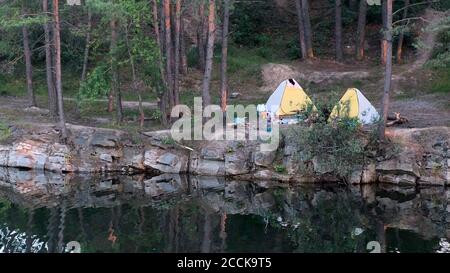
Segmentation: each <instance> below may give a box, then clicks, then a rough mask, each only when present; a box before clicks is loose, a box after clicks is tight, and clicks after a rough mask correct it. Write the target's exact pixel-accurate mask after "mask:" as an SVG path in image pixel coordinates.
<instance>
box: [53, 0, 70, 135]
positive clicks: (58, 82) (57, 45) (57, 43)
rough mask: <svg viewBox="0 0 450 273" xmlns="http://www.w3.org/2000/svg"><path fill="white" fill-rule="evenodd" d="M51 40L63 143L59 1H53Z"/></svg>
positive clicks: (64, 121)
mask: <svg viewBox="0 0 450 273" xmlns="http://www.w3.org/2000/svg"><path fill="white" fill-rule="evenodd" d="M53 21H54V23H53V27H54V30H53V39H54V42H53V43H54V46H55V58H54V60H55V86H56V96H57V98H58V116H59V126H60V130H61V138H62V140H63V141H66V140H67V129H66V119H65V117H64V102H63V94H62V80H61V37H60V31H61V25H60V19H59V0H53Z"/></svg>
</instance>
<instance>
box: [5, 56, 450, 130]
mask: <svg viewBox="0 0 450 273" xmlns="http://www.w3.org/2000/svg"><path fill="white" fill-rule="evenodd" d="M300 65H301V64H300V63H296V64H292V67H294V69H298V70H300V71H302V73H303V76H305V75H306V76H307V75H309V73H308V72H309V71H314V73H315V77H316V78H317V75H319V78H320V73H322V74H323V75H325V76H326V75H327V74H328V73H329V72H330V71H335V72H334V73H340V72H343V73H347V72H353V73H354V75H357V74H358V72H361V71H365V72H367V73H368V74H369V75H370V76H369V77H368V78H367V79H364V78H363V79H360V78H357V79H356V80H355V79H353V78H352V77H350V78H342V79H340V78H339V77H338V78H337V79H334V80H333V79H332V80H327V81H325V82H323V83H319V84H303V82H302V81H300V80H298V81H299V82H300V84H301V85H302V86H303V87H304V88H305V85H306V86H307V88H305V89H306V91H307V93H308V94H309V95H310V96H312V97H313V98H315V99H316V100H317V99H322V100H326V98H327V96H328V95H329V92H328V91H327V90H330V89H333V88H335V87H336V86H339V87H338V89H339V90H340V89H342V90H340V91H339V93H342V94H343V93H344V92H345V88H350V87H357V88H359V89H360V90H361V91H363V93H364V94H365V95H366V97H367V98H368V99H369V101H371V102H372V104H373V105H374V106H375V107H376V108H377V109H378V110H380V109H381V97H382V90H383V73H382V67H381V66H375V67H370V66H368V65H367V64H361V65H355V64H351V65H350V64H344V65H343V64H336V63H334V62H330V61H314V62H309V63H307V64H304V65H303V66H300ZM407 69H408V65H403V66H396V67H395V69H394V75H393V79H394V80H393V88H392V95H391V103H390V109H389V111H390V114H392V113H393V112H400V113H401V115H402V116H405V117H406V118H408V119H409V123H407V124H404V125H402V126H403V127H416V128H422V127H430V126H450V99H449V98H448V95H447V94H445V93H430V92H428V91H427V90H424V89H423V88H422V87H421V86H422V84H421V83H422V82H423V81H427V79H428V76H429V75H428V74H427V73H426V72H425V71H422V72H419V73H418V71H415V72H413V73H412V74H411V73H410V72H409V71H408V73H405V72H404V71H406V70H407ZM352 75H353V74H352ZM399 75H400V76H399ZM280 77H282V76H280ZM199 78H200V77H199ZM199 80H201V79H195V80H193V79H192V78H191V79H189V81H193V82H189V83H186V84H187V85H197V84H198V83H197V81H199ZM280 81H281V80H280ZM186 84H185V86H186ZM344 87H345V88H344ZM189 89H191V88H189ZM260 89H261V86H259V87H255V89H254V90H259V91H257V92H248V93H244V92H242V94H241V96H240V97H238V98H237V99H233V100H229V103H230V104H236V103H242V104H246V103H255V102H257V103H264V102H265V101H266V100H267V98H268V97H269V96H270V91H269V92H267V91H264V92H261V91H260ZM191 90H192V89H191ZM213 90H214V84H213ZM318 90H319V91H318ZM342 94H341V95H342ZM184 96H188V97H189V96H194V94H192V93H190V94H189V93H188V92H186V93H185V94H184ZM104 104H105V106H104V109H106V102H104ZM24 105H26V99H25V98H23V97H11V96H7V97H5V96H3V97H2V96H0V121H3V122H4V123H6V124H27V123H33V124H36V123H51V122H53V121H52V119H51V118H50V116H49V115H48V113H47V111H46V109H29V108H25V107H24ZM40 105H42V103H41V104H40ZM66 105H67V104H66ZM130 105H131V106H132V105H133V103H130ZM392 115H393V114H392ZM111 116H112V114H108V113H106V111H105V115H102V116H100V117H98V118H97V117H80V115H79V114H78V113H76V112H75V111H74V109H73V108H72V107H69V109H68V110H67V113H66V119H67V122H69V123H72V124H77V125H86V126H99V127H109V126H110V124H111V122H112V118H111ZM125 123H130V124H131V123H133V124H135V123H137V121H135V120H133V118H130V117H128V119H127V120H126V121H125ZM146 129H149V128H146Z"/></svg>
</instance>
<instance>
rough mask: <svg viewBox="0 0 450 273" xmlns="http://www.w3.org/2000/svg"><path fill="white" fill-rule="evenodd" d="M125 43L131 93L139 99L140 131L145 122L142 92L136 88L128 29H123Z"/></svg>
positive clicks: (136, 81)
mask: <svg viewBox="0 0 450 273" xmlns="http://www.w3.org/2000/svg"><path fill="white" fill-rule="evenodd" d="M125 32H126V33H125V41H126V43H127V51H128V58H129V59H130V66H131V76H132V80H133V83H132V86H133V92H134V93H136V94H137V95H138V99H139V127H140V128H141V129H142V128H143V127H144V120H145V114H144V109H143V107H142V92H141V89H140V88H138V79H137V76H136V66H135V64H134V56H133V54H132V53H131V45H130V39H129V37H128V35H129V32H128V27H127V26H126V27H125Z"/></svg>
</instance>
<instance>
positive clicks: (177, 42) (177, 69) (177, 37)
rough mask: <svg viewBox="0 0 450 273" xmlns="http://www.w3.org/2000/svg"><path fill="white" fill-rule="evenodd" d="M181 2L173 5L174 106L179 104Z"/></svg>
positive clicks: (178, 1) (179, 0)
mask: <svg viewBox="0 0 450 273" xmlns="http://www.w3.org/2000/svg"><path fill="white" fill-rule="evenodd" d="M180 32H181V0H176V3H175V56H174V59H175V68H174V79H173V80H174V88H173V91H174V92H173V93H174V94H173V97H174V105H178V104H180V95H179V94H180V62H181V57H180V38H181V37H180V35H181V33H180Z"/></svg>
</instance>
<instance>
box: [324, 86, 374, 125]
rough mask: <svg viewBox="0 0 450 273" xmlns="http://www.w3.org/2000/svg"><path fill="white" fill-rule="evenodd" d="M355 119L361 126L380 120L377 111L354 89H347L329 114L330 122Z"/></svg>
mask: <svg viewBox="0 0 450 273" xmlns="http://www.w3.org/2000/svg"><path fill="white" fill-rule="evenodd" d="M344 117H346V118H357V119H358V120H359V121H360V122H361V123H362V124H364V125H368V124H372V123H374V122H377V121H378V120H379V118H380V115H379V114H378V112H377V110H376V109H375V107H373V105H372V104H371V103H370V102H369V100H367V98H366V97H364V95H363V94H362V93H361V91H359V90H358V89H356V88H349V89H348V90H347V92H345V94H344V96H342V98H341V99H340V100H339V102H338V104H337V105H336V106H335V107H334V108H333V110H332V111H331V114H330V120H332V119H336V118H344Z"/></svg>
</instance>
